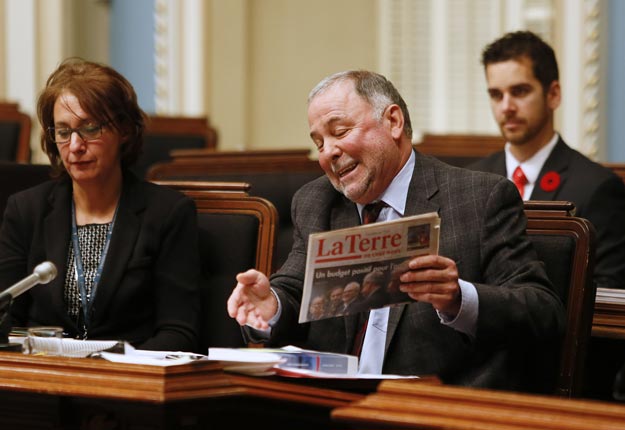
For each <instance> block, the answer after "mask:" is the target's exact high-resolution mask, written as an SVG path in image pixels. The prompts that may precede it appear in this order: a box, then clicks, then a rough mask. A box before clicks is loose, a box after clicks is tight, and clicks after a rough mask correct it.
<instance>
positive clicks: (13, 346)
mask: <svg viewBox="0 0 625 430" xmlns="http://www.w3.org/2000/svg"><path fill="white" fill-rule="evenodd" d="M12 303H13V299H12V298H11V297H10V296H4V297H2V298H0V352H8V351H10V352H22V345H21V344H19V343H9V333H10V331H11V324H9V322H10V321H9V312H10V310H11V304H12ZM5 322H6V324H5Z"/></svg>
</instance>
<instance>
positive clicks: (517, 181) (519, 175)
mask: <svg viewBox="0 0 625 430" xmlns="http://www.w3.org/2000/svg"><path fill="white" fill-rule="evenodd" d="M512 182H514V185H516V187H517V189H518V190H519V194H521V198H523V191H524V190H525V184H527V178H526V177H525V173H523V170H521V166H518V167H517V168H516V169H514V173H512Z"/></svg>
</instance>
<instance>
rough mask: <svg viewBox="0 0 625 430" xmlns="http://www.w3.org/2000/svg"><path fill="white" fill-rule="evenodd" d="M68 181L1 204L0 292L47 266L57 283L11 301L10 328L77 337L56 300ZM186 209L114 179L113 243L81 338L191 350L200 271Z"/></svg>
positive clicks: (185, 204)
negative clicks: (55, 330)
mask: <svg viewBox="0 0 625 430" xmlns="http://www.w3.org/2000/svg"><path fill="white" fill-rule="evenodd" d="M71 198H72V186H71V181H70V180H69V178H63V179H61V180H60V181H48V182H45V183H43V184H41V185H38V186H36V187H33V188H30V189H28V190H25V191H22V192H20V193H17V194H14V195H13V196H11V197H10V198H9V201H8V203H7V209H6V212H5V215H4V221H3V223H2V229H1V230H0V285H1V286H2V288H3V289H4V288H6V287H8V286H10V285H11V284H13V283H15V282H17V281H18V280H20V279H22V278H24V277H25V276H27V275H29V274H31V273H32V271H33V268H34V267H35V266H36V265H37V264H39V263H41V262H42V261H46V260H49V261H51V262H53V263H54V264H55V265H56V267H57V270H58V275H57V277H56V278H55V279H54V280H52V281H51V282H50V283H49V284H48V285H38V286H35V287H33V288H32V289H30V290H29V291H28V292H26V293H24V294H22V295H20V296H19V297H17V298H16V300H14V303H13V306H12V308H11V315H12V320H13V321H12V323H13V325H14V326H27V325H30V326H33V325H58V326H62V327H63V328H64V329H65V331H66V332H68V333H69V335H70V336H72V337H73V336H76V335H77V334H78V333H79V332H80V330H79V327H77V325H76V322H75V321H73V320H72V319H70V317H69V316H68V314H67V312H66V306H65V302H64V283H65V275H66V270H67V267H66V266H67V258H68V251H69V246H70V243H71ZM199 268H200V263H199V251H198V228H197V215H196V209H195V204H194V202H193V201H192V200H191V199H189V198H187V197H185V196H184V195H183V194H181V193H179V192H177V191H174V190H172V189H169V188H166V187H161V186H157V185H155V184H151V183H148V182H144V181H139V180H138V179H137V178H136V177H135V176H134V175H133V174H130V173H127V172H124V184H123V190H122V195H121V200H120V205H119V210H118V213H117V219H116V221H115V226H114V229H113V235H112V238H111V243H110V247H109V251H108V255H107V258H106V262H105V265H104V268H103V272H102V277H101V279H100V283H99V285H98V289H97V292H96V297H95V299H94V302H93V314H92V316H91V321H92V324H91V326H90V328H89V333H88V334H89V338H93V339H123V340H127V341H129V342H130V343H132V344H134V345H135V346H137V347H139V348H141V349H159V350H184V351H192V350H195V349H196V348H197V345H196V342H197V323H198V321H197V318H198V312H199V301H198V282H199V273H200V269H199Z"/></svg>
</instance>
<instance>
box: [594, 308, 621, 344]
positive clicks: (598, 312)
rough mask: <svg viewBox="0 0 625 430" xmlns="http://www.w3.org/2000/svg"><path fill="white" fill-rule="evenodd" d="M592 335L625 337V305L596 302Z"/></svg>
mask: <svg viewBox="0 0 625 430" xmlns="http://www.w3.org/2000/svg"><path fill="white" fill-rule="evenodd" d="M592 335H593V336H594V337H608V338H612V339H625V305H620V304H610V303H595V313H594V316H593V320H592Z"/></svg>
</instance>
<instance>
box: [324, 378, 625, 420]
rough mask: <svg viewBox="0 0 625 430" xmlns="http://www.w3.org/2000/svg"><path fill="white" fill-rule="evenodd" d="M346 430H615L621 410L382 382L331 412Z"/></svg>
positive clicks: (499, 393)
mask: <svg viewBox="0 0 625 430" xmlns="http://www.w3.org/2000/svg"><path fill="white" fill-rule="evenodd" d="M332 418H333V419H334V420H335V421H336V422H337V423H341V424H347V425H348V426H349V427H350V428H377V429H380V428H412V429H457V430H463V429H467V430H468V429H472V430H476V429H479V430H541V429H544V430H565V429H566V430H608V429H609V430H619V429H625V405H620V404H616V403H608V402H598V401H589V400H571V399H563V398H559V397H551V396H537V395H529V394H519V393H511V392H504V391H495V390H482V389H471V388H464V387H452V386H445V385H435V384H414V383H410V382H409V381H384V382H382V383H381V384H380V386H379V387H378V391H377V392H376V393H373V394H370V395H368V396H367V397H365V398H364V399H363V400H360V401H357V402H354V403H352V404H350V405H348V406H345V407H339V408H337V409H334V410H333V411H332Z"/></svg>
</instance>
